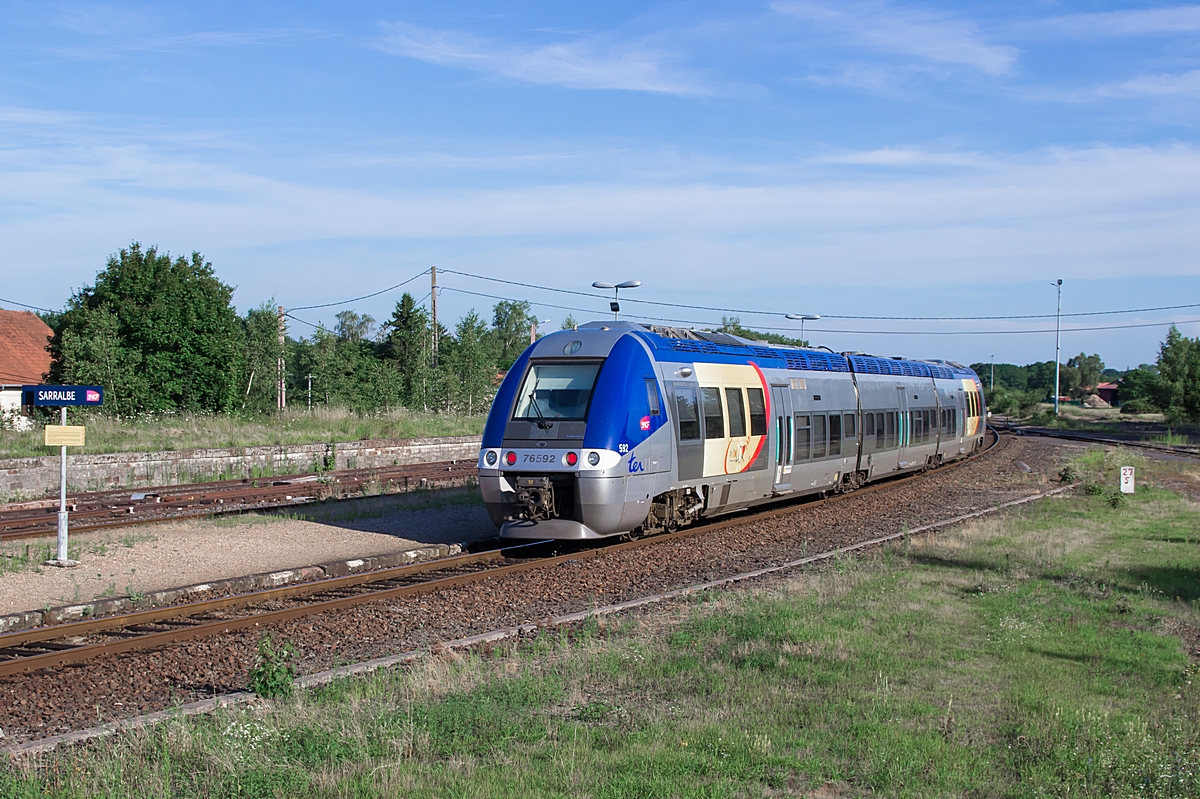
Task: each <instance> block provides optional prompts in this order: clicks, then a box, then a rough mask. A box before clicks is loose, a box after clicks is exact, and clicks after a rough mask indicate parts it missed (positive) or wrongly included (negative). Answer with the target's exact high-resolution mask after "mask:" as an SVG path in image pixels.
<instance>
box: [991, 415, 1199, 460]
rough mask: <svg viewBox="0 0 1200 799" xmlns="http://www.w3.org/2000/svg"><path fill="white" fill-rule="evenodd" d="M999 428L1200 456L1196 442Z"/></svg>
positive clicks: (1026, 434)
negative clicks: (1166, 441)
mask: <svg viewBox="0 0 1200 799" xmlns="http://www.w3.org/2000/svg"><path fill="white" fill-rule="evenodd" d="M1000 429H1003V430H1004V431H1006V432H1010V433H1014V434H1016V435H1021V436H1043V437H1045V438H1058V439H1063V440H1066V441H1083V442H1086V443H1090V444H1109V445H1111V446H1119V447H1135V448H1137V449H1147V450H1153V451H1155V452H1163V453H1167V454H1170V455H1180V456H1184V457H1189V456H1190V457H1193V458H1194V457H1200V445H1197V444H1164V443H1162V442H1159V441H1146V440H1144V439H1134V438H1119V437H1116V436H1106V435H1104V434H1103V433H1093V432H1090V431H1087V430H1055V429H1053V428H1049V427H1024V426H1021V425H1015V424H1011V423H1010V424H1008V425H1006V426H1005V427H1003V428H1000Z"/></svg>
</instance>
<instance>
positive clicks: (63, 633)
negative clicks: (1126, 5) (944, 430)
mask: <svg viewBox="0 0 1200 799" xmlns="http://www.w3.org/2000/svg"><path fill="white" fill-rule="evenodd" d="M1005 440H1006V439H1004V438H1002V437H1000V436H999V435H998V434H997V433H996V431H994V430H993V431H992V442H991V443H990V444H989V446H988V447H987V449H985V450H984V451H983V452H981V453H980V455H979V456H976V458H973V459H970V460H966V461H959V462H955V463H952V464H949V465H947V466H943V467H941V468H940V469H938V470H935V471H934V472H932V473H931V474H943V473H945V472H947V471H949V470H952V469H955V468H957V467H959V466H962V465H965V464H968V463H975V462H977V461H978V460H979V458H980V457H983V456H986V455H989V454H991V453H992V452H994V451H996V450H998V449H999V448H1001V447H1002V446H1003V443H1002V442H1004V441H1005ZM923 476H924V474H923V473H916V474H912V475H908V476H905V477H899V478H896V479H894V480H888V481H885V482H881V483H875V484H872V485H869V486H867V487H865V488H862V489H859V490H857V491H854V492H851V493H848V494H835V495H833V496H830V497H825V498H820V499H816V500H810V501H808V502H806V503H803V506H804V507H806V508H808V507H818V506H822V505H826V504H829V503H835V502H839V501H843V500H846V499H850V498H856V497H861V496H863V495H866V494H872V493H876V492H880V491H887V490H892V489H894V488H895V487H897V486H900V485H904V484H907V483H911V482H912V481H915V480H919V479H921V478H922V477H923ZM797 505H798V503H797V502H796V501H794V500H792V501H788V502H781V503H780V504H778V505H775V506H771V507H768V508H766V509H764V510H760V511H758V512H755V513H748V514H737V515H734V516H731V517H726V518H722V519H720V520H718V521H714V522H710V523H707V524H702V525H697V526H694V527H688V528H685V529H683V530H679V531H676V532H674V533H664V534H660V535H656V536H651V537H649V538H643V539H638V540H633V541H621V542H618V543H614V544H609V545H605V546H595V547H589V548H585V549H572V550H571V551H568V552H562V551H561V549H560V547H562V546H563V545H562V544H561V542H534V543H531V544H522V545H519V546H513V547H506V548H502V549H496V550H489V551H484V552H475V553H469V554H463V555H456V556H452V557H449V558H442V559H439V560H434V561H429V562H426V563H420V564H413V565H408V566H401V567H396V568H391V569H385V570H380V571H375V572H367V573H363V574H355V575H350V576H346V577H335V578H329V579H325V580H318V581H314V582H310V583H301V584H298V585H292V586H286V587H282V588H274V589H268V590H263V591H256V592H253V593H248V594H240V595H235V596H229V597H223V598H220V599H213V600H206V601H201V602H194V603H189V604H183V605H174V606H169V607H163V608H156V609H152V610H146V611H138V612H134V613H127V614H120V615H114V616H108V617H102V618H96V619H87V620H84V621H79V622H69V623H62V624H56V625H48V626H44V627H38V628H33V629H30V630H23V631H20V632H13V633H7V634H4V635H0V677H4V676H8V675H15V674H21V673H25V672H31V671H36V670H39V669H46V668H54V667H59V666H64V665H68V664H76V663H82V662H86V661H89V660H93V659H96V658H100V657H104V656H107V655H114V654H118V653H122V652H130V651H133V650H138V649H149V648H154V647H159V646H163V645H166V644H170V643H175V642H179V641H186V640H193V639H198V638H204V637H208V636H214V635H221V634H224V633H230V632H234V631H237V630H243V629H247V628H252V627H263V626H267V625H271V624H276V623H279V622H284V621H289V620H293V619H297V618H301V617H304V616H310V615H314V614H319V613H323V612H326V611H332V610H339V609H344V608H349V607H353V606H355V605H361V604H364V603H367V602H376V601H378V600H381V599H390V598H398V597H403V596H411V595H415V594H424V593H431V592H436V591H441V590H444V589H449V588H454V587H457V586H462V585H466V584H469V583H472V582H479V581H482V580H488V579H495V578H500V577H504V576H507V575H514V574H519V573H522V572H530V571H534V570H542V569H547V568H550V567H553V566H555V565H558V564H564V563H567V562H572V561H574V562H581V561H587V560H591V559H594V558H598V557H601V556H604V555H609V554H612V553H617V552H623V551H626V550H631V549H640V548H643V547H650V546H657V545H660V544H664V543H667V542H670V541H677V540H680V539H684V538H689V537H692V536H697V535H700V534H703V533H711V532H713V531H715V530H721V529H725V528H729V527H734V526H738V525H746V524H751V523H754V522H757V521H762V520H765V519H769V518H771V517H773V516H778V515H780V514H785V513H790V512H793V511H794V510H796V509H797ZM868 538H870V536H868Z"/></svg>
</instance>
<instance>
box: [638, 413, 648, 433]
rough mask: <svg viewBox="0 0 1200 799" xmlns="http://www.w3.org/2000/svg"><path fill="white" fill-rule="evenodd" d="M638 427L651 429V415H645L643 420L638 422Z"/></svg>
mask: <svg viewBox="0 0 1200 799" xmlns="http://www.w3.org/2000/svg"><path fill="white" fill-rule="evenodd" d="M638 427H640V428H642V429H643V430H649V429H650V417H649V416H643V417H642V421H640V422H638Z"/></svg>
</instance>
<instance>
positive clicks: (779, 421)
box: [771, 386, 795, 491]
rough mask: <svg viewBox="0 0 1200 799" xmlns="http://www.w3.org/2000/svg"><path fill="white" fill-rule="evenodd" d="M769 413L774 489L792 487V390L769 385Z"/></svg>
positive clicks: (782, 489)
mask: <svg viewBox="0 0 1200 799" xmlns="http://www.w3.org/2000/svg"><path fill="white" fill-rule="evenodd" d="M771 415H772V416H773V417H774V418H775V429H774V433H773V435H774V438H775V448H774V455H775V490H776V491H787V490H788V489H790V488H791V487H792V454H793V444H792V441H793V438H794V436H795V430H794V427H793V425H794V422H793V419H792V392H791V391H790V390H788V387H787V386H771Z"/></svg>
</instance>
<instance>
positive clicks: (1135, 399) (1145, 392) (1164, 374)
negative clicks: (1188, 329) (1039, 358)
mask: <svg viewBox="0 0 1200 799" xmlns="http://www.w3.org/2000/svg"><path fill="white" fill-rule="evenodd" d="M971 368H972V369H974V370H975V372H976V374H978V375H979V376H980V378H981V379H982V380H983V382H984V386H985V387H986V393H987V400H988V405H989V407H990V408H991V409H992V410H994V411H996V412H998V413H1003V414H1013V415H1022V416H1024V415H1028V414H1029V413H1030V412H1031V411H1032V410H1033V409H1034V408H1035V407H1036V406H1037V404H1038V403H1040V402H1042V401H1043V400H1045V399H1047V398H1050V397H1052V396H1053V394H1054V361H1043V362H1040V363H1031V364H1026V365H1025V366H1017V365H1016V364H1011V363H998V364H995V375H996V377H995V386H994V387H993V386H992V385H991V374H992V371H991V370H992V368H993V365H992V364H990V363H974V364H971ZM1105 381H1108V382H1116V383H1117V384H1118V387H1119V393H1120V398H1121V409H1122V411H1125V412H1128V413H1149V412H1162V413H1163V414H1165V415H1166V417H1167V419H1168V420H1171V421H1182V420H1185V419H1186V420H1189V421H1193V422H1200V338H1187V337H1186V336H1184V335H1182V334H1181V333H1180V332H1179V330H1178V329H1177V328H1175V327H1174V326H1172V327H1171V329H1170V331H1169V332H1168V333H1167V338H1166V340H1165V341H1163V343H1162V344H1161V345H1160V347H1159V353H1158V359H1157V360H1156V362H1155V363H1152V364H1147V363H1144V364H1140V365H1139V366H1138V367H1137V368H1136V369H1130V370H1128V371H1126V372H1120V371H1117V370H1116V369H1107V368H1105V366H1104V361H1102V360H1101V359H1100V356H1099V355H1086V354H1084V353H1082V352H1081V353H1080V354H1079V355H1077V356H1076V357H1074V358H1071V359H1070V360H1068V361H1067V362H1066V363H1065V364H1062V365H1061V367H1060V370H1059V389H1060V391H1061V392H1062V393H1063V394H1064V395H1066V396H1071V397H1075V398H1083V397H1085V396H1087V395H1088V394H1091V393H1094V391H1095V387H1096V386H1097V385H1098V384H1099V383H1101V382H1105Z"/></svg>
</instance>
